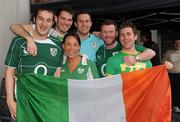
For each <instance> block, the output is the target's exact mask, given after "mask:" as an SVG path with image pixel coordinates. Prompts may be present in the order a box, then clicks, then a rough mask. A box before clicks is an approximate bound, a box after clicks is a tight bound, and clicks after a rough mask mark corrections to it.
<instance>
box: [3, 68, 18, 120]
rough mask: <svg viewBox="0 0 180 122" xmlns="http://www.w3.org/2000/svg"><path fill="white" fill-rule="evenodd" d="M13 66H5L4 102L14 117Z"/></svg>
mask: <svg viewBox="0 0 180 122" xmlns="http://www.w3.org/2000/svg"><path fill="white" fill-rule="evenodd" d="M14 74H15V68H11V67H7V69H6V77H5V84H6V85H5V86H6V96H7V97H6V102H7V105H8V108H9V111H10V114H11V117H12V118H13V119H15V118H16V102H15V100H14V84H15V79H14Z"/></svg>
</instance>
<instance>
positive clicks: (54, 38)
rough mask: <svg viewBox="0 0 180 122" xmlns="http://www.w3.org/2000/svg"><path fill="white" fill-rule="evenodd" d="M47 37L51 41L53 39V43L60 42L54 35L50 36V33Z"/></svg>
mask: <svg viewBox="0 0 180 122" xmlns="http://www.w3.org/2000/svg"><path fill="white" fill-rule="evenodd" d="M48 38H49V39H50V40H51V41H53V42H54V43H56V44H58V45H60V43H61V42H60V41H59V39H58V38H56V37H54V36H52V35H49V37H48Z"/></svg>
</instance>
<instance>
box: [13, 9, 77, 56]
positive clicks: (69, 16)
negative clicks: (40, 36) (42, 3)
mask: <svg viewBox="0 0 180 122" xmlns="http://www.w3.org/2000/svg"><path fill="white" fill-rule="evenodd" d="M73 17H74V12H73V10H72V8H70V7H61V8H60V9H58V10H57V12H56V16H55V27H54V28H51V29H50V30H49V34H50V35H51V36H53V37H55V38H58V39H59V41H60V42H61V41H62V40H63V38H64V35H65V34H66V33H67V31H68V30H69V29H70V27H71V25H72V23H73ZM34 27H35V25H34V24H32V25H31V24H12V25H11V26H10V30H11V31H12V32H13V33H15V34H17V35H19V36H22V37H23V38H25V39H26V40H27V41H28V42H27V51H28V52H29V53H30V54H32V55H33V56H35V55H36V54H37V47H36V44H35V43H34V39H33V37H32V36H31V32H32V31H34V29H35V28H34Z"/></svg>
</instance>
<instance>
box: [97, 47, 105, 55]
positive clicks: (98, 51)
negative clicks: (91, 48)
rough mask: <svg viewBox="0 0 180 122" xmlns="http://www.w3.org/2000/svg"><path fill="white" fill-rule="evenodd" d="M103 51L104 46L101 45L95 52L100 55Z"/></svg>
mask: <svg viewBox="0 0 180 122" xmlns="http://www.w3.org/2000/svg"><path fill="white" fill-rule="evenodd" d="M103 51H104V45H102V46H101V47H99V49H98V50H97V52H96V54H101V53H103Z"/></svg>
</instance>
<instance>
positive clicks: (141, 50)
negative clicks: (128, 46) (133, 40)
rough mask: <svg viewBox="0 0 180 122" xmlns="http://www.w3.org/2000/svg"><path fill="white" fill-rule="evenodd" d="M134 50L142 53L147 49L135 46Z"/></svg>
mask: <svg viewBox="0 0 180 122" xmlns="http://www.w3.org/2000/svg"><path fill="white" fill-rule="evenodd" d="M135 48H136V50H137V51H139V52H143V51H145V50H146V49H147V48H145V47H143V46H142V45H140V44H135Z"/></svg>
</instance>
